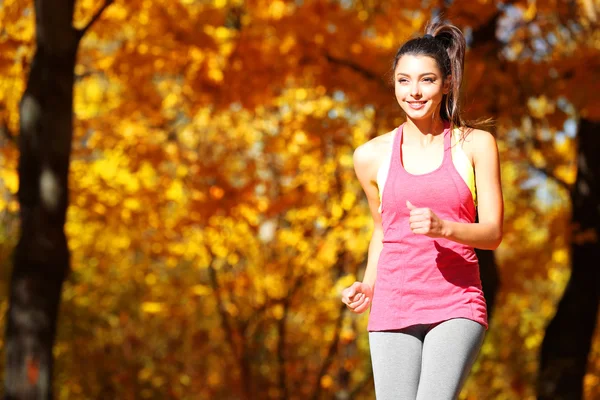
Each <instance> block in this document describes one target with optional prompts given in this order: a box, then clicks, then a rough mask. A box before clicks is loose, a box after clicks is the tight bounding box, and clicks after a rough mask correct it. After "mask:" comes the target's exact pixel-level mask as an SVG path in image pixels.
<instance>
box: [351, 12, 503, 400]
mask: <svg viewBox="0 0 600 400" xmlns="http://www.w3.org/2000/svg"><path fill="white" fill-rule="evenodd" d="M465 47H466V44H465V39H464V36H463V34H462V32H461V31H460V30H459V29H458V28H456V27H455V26H452V25H449V24H444V23H441V22H435V23H433V24H430V25H429V26H428V27H427V28H426V34H425V35H424V36H422V37H419V38H415V39H412V40H409V41H408V42H406V43H405V44H404V45H403V46H402V47H400V49H399V50H398V52H397V53H396V56H395V59H394V65H393V73H394V88H395V95H396V100H397V101H398V104H399V105H400V107H401V108H402V110H403V111H404V112H405V114H406V117H407V118H406V122H405V123H403V124H402V125H401V126H400V127H398V128H397V129H394V130H393V131H391V132H388V133H386V134H384V135H381V136H379V137H376V138H374V139H372V140H370V141H369V142H367V143H365V144H363V145H361V146H360V147H358V148H357V149H356V151H355V153H354V167H355V171H356V175H357V177H358V180H359V181H360V183H361V185H362V187H363V189H364V191H365V194H366V196H367V200H368V203H369V207H370V210H371V214H372V216H373V220H374V225H375V227H374V231H373V236H372V238H371V242H370V245H369V253H368V262H367V268H366V271H365V275H364V279H363V281H362V282H355V283H354V284H353V285H351V286H350V287H348V288H346V289H344V291H343V293H342V301H343V302H344V303H345V304H346V305H347V306H348V308H350V310H352V311H353V312H355V313H362V312H364V311H365V310H367V309H368V308H369V307H370V308H371V312H370V315H369V324H368V330H369V344H370V350H371V360H372V366H373V376H374V381H375V393H376V397H377V399H378V400H386V399H394V400H396V399H411V400H412V399H419V400H431V399H435V400H438V399H440V400H444V399H455V398H457V397H458V395H459V393H460V389H461V387H462V385H463V384H464V381H465V380H466V377H467V376H468V374H469V371H470V369H471V366H472V364H473V362H474V360H475V358H476V356H477V354H478V352H479V349H480V347H481V344H482V342H483V337H484V333H485V331H486V329H487V309H486V304H485V300H484V298H483V293H482V290H481V281H480V278H479V265H478V261H477V257H476V255H475V251H474V248H475V247H477V248H480V249H495V248H497V247H498V245H499V244H500V242H501V240H502V220H503V201H502V191H501V184H500V168H499V161H498V149H497V146H496V142H495V139H494V137H493V136H492V135H491V134H490V133H489V132H486V131H483V130H479V129H474V128H472V127H470V126H467V124H466V123H465V122H464V121H463V119H462V118H461V115H460V108H459V100H460V99H459V92H460V85H461V81H462V74H463V69H464V52H465ZM476 214H478V222H475V220H476Z"/></svg>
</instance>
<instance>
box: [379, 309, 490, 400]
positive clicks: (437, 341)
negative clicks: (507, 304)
mask: <svg viewBox="0 0 600 400" xmlns="http://www.w3.org/2000/svg"><path fill="white" fill-rule="evenodd" d="M484 334H485V328H484V327H483V326H482V325H480V324H478V323H477V322H475V321H471V320H468V319H464V318H456V319H450V320H448V321H444V322H441V323H438V324H426V325H413V326H409V327H407V328H404V329H400V330H395V331H384V332H369V346H370V348H371V362H372V365H373V377H374V380H375V397H376V398H377V400H415V399H417V400H454V399H456V398H457V397H458V395H459V394H460V389H461V387H462V385H463V384H464V383H465V380H466V379H467V376H468V375H469V371H470V370H471V366H472V365H473V363H474V362H475V359H476V358H477V354H478V353H479V349H480V348H481V344H482V343H483V337H484Z"/></svg>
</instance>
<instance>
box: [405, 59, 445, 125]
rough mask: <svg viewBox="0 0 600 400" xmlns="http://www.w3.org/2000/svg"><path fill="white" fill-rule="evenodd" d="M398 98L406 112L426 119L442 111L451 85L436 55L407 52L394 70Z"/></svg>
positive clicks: (414, 118)
mask: <svg viewBox="0 0 600 400" xmlns="http://www.w3.org/2000/svg"><path fill="white" fill-rule="evenodd" d="M394 77H395V83H394V88H395V93H396V100H397V101H398V104H400V107H402V109H403V110H404V112H405V113H406V115H407V116H408V117H409V118H410V119H413V120H423V119H426V118H433V117H434V116H437V115H439V107H440V104H441V102H442V99H443V97H444V95H445V94H447V93H448V91H449V89H450V84H449V79H443V77H442V74H441V71H440V69H439V67H438V65H437V62H436V61H435V59H433V58H431V57H427V56H414V55H410V54H405V55H403V56H402V57H401V58H400V59H399V60H398V64H397V65H396V70H395V71H394Z"/></svg>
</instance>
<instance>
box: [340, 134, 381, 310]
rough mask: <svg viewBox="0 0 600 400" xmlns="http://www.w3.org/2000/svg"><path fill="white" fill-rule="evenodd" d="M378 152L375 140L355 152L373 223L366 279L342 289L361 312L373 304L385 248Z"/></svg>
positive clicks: (352, 306) (348, 302)
mask: <svg viewBox="0 0 600 400" xmlns="http://www.w3.org/2000/svg"><path fill="white" fill-rule="evenodd" d="M376 154H377V152H376V151H375V149H374V143H372V142H368V143H365V144H363V145H362V146H359V147H358V148H357V149H356V150H355V151H354V171H355V172H356V176H357V177H358V180H359V182H360V184H361V186H362V188H363V190H364V192H365V194H366V195H367V201H368V203H369V209H370V210H371V215H372V217H373V222H374V227H373V234H372V236H371V241H370V242H369V252H368V257H367V267H366V269H365V274H364V276H363V281H362V282H355V283H354V284H352V286H350V287H348V288H346V289H344V291H343V292H342V301H343V302H344V303H346V305H347V306H348V308H350V310H352V311H353V312H355V313H362V312H364V311H366V310H367V309H368V308H369V306H370V305H371V299H372V297H373V290H374V288H375V279H376V278H377V262H378V261H379V255H380V254H381V250H382V248H383V228H382V226H381V214H380V213H379V203H380V201H379V190H378V188H377V170H378V168H379V162H380V161H379V160H378V159H377V157H375V155H376Z"/></svg>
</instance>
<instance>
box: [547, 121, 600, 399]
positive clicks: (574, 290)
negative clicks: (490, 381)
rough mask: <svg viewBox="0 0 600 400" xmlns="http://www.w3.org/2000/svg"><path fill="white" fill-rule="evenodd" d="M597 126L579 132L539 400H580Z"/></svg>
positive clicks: (593, 260) (599, 207) (589, 331)
mask: <svg viewBox="0 0 600 400" xmlns="http://www.w3.org/2000/svg"><path fill="white" fill-rule="evenodd" d="M599 131H600V123H597V122H590V121H586V120H582V121H581V124H580V126H579V134H578V140H579V143H578V151H577V168H578V170H577V179H576V181H575V185H574V186H573V188H572V190H571V202H572V207H573V209H572V210H573V211H572V224H573V233H572V238H571V239H572V242H571V263H572V272H571V277H570V279H569V282H568V284H567V287H566V289H565V292H564V294H563V297H562V299H561V300H560V302H559V304H558V307H557V310H556V315H555V316H554V318H553V319H552V321H551V322H550V324H549V325H548V327H547V329H546V335H545V337H544V341H543V343H542V348H541V354H540V368H539V376H538V382H537V383H538V388H537V390H538V399H540V400H544V399H552V400H560V399H569V400H571V399H581V398H583V377H584V376H585V371H586V367H587V361H588V354H589V352H590V347H591V343H592V338H593V333H594V328H595V326H596V318H597V314H598V301H599V296H598V294H599V292H600V273H599V270H598V260H600V244H599V243H598V238H599V236H600V182H599V179H600V157H598V155H600V136H599V135H598V132H599Z"/></svg>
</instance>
